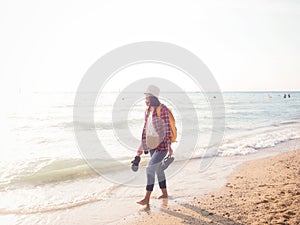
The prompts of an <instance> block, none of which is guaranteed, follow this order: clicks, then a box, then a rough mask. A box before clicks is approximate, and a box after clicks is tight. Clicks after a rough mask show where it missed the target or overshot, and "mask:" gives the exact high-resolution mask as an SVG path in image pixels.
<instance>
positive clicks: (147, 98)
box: [145, 94, 150, 106]
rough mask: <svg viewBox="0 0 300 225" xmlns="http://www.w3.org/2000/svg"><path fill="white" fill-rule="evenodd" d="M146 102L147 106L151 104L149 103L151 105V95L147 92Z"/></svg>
mask: <svg viewBox="0 0 300 225" xmlns="http://www.w3.org/2000/svg"><path fill="white" fill-rule="evenodd" d="M145 103H146V106H149V105H150V99H149V95H147V94H146V99H145Z"/></svg>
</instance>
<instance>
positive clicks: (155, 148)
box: [137, 85, 173, 205]
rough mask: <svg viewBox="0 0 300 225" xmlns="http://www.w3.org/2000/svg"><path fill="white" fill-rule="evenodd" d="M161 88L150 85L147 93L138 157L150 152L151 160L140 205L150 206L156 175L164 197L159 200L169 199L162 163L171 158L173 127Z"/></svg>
mask: <svg viewBox="0 0 300 225" xmlns="http://www.w3.org/2000/svg"><path fill="white" fill-rule="evenodd" d="M159 92H160V90H159V88H158V87H156V86H154V85H150V86H149V87H148V89H147V91H146V92H145V95H146V101H145V102H146V105H147V106H148V109H147V110H146V113H145V123H144V128H143V133H142V143H141V146H140V147H139V149H138V151H137V156H141V155H142V154H143V152H144V153H145V154H148V152H150V155H151V159H150V161H149V164H148V167H147V170H146V171H147V185H146V195H145V197H144V199H142V200H141V201H138V202H137V203H138V204H141V205H148V204H149V201H150V196H151V193H152V191H153V187H154V183H155V174H156V175H157V179H158V183H159V187H160V189H161V191H162V195H161V196H160V197H159V198H167V197H168V192H167V185H166V176H165V173H164V168H163V166H162V161H163V159H164V158H165V156H166V155H167V153H168V155H169V156H171V155H172V154H173V150H172V148H171V127H170V121H169V115H168V108H167V107H166V106H165V105H163V104H161V103H160V101H159V100H158V96H159ZM158 107H159V110H160V116H158V115H157V108H158Z"/></svg>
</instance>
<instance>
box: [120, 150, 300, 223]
mask: <svg viewBox="0 0 300 225" xmlns="http://www.w3.org/2000/svg"><path fill="white" fill-rule="evenodd" d="M299 165H300V150H294V151H291V152H285V153H280V154H279V155H275V156H271V157H270V156H268V157H267V158H262V159H251V160H250V161H246V162H244V163H242V164H240V165H238V166H237V168H235V170H234V171H233V172H232V173H231V174H230V175H229V176H228V177H227V181H226V184H225V185H224V186H223V187H222V188H220V189H219V190H217V191H213V192H212V193H207V194H204V195H199V196H194V198H193V200H191V201H187V202H185V201H183V202H180V201H173V200H172V199H171V200H164V201H162V203H161V207H160V208H159V209H156V210H152V208H151V205H150V208H151V209H150V208H147V207H145V208H143V209H140V211H139V213H138V214H137V215H134V216H132V217H131V218H124V220H123V222H124V223H121V224H139V225H146V224H157V225H160V224H161V225H163V224H174V225H179V224H228V225H229V224H232V225H239V224H249V225H250V224H257V225H258V224H264V223H265V224H295V225H296V224H299V223H300V212H299V208H300V176H299V175H300V170H299Z"/></svg>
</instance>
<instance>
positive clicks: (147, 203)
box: [136, 199, 149, 205]
mask: <svg viewBox="0 0 300 225" xmlns="http://www.w3.org/2000/svg"><path fill="white" fill-rule="evenodd" d="M136 203H137V204H140V205H149V201H147V200H146V199H143V200H141V201H139V202H136Z"/></svg>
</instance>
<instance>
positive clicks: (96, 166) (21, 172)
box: [0, 158, 131, 191]
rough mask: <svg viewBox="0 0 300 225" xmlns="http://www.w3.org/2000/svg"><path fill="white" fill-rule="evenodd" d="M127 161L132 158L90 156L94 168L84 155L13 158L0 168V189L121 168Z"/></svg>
mask: <svg viewBox="0 0 300 225" xmlns="http://www.w3.org/2000/svg"><path fill="white" fill-rule="evenodd" d="M130 161H131V158H120V159H118V160H114V159H111V160H105V159H94V160H89V162H90V164H92V166H93V168H92V167H91V166H90V165H88V164H87V162H86V161H85V160H84V159H78V158H74V159H55V160H53V159H47V158H42V159H37V160H36V161H32V162H30V163H25V162H14V163H13V164H14V165H7V166H6V168H9V170H8V169H5V168H2V169H1V170H0V176H1V177H0V191H4V190H9V189H15V188H20V187H28V186H36V185H45V184H50V183H58V182H64V181H68V180H74V179H81V178H84V177H86V178H87V177H94V176H96V175H97V172H96V171H101V172H103V173H106V172H113V171H117V170H121V169H124V167H125V166H126V167H128V168H129V165H130Z"/></svg>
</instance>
